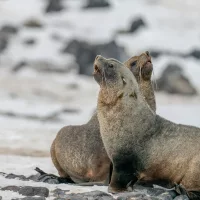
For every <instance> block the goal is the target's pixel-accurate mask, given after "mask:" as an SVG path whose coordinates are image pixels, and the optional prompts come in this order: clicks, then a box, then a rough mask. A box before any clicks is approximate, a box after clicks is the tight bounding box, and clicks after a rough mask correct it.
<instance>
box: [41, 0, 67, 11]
mask: <svg viewBox="0 0 200 200" xmlns="http://www.w3.org/2000/svg"><path fill="white" fill-rule="evenodd" d="M63 9H64V7H63V5H62V0H48V4H47V7H46V9H45V12H47V13H49V12H60V11H61V10H63Z"/></svg>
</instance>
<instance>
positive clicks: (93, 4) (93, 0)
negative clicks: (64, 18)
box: [83, 0, 111, 9]
mask: <svg viewBox="0 0 200 200" xmlns="http://www.w3.org/2000/svg"><path fill="white" fill-rule="evenodd" d="M110 6H111V4H110V3H109V1H108V0H88V1H87V3H86V5H85V6H83V8H84V9H88V8H105V7H110Z"/></svg>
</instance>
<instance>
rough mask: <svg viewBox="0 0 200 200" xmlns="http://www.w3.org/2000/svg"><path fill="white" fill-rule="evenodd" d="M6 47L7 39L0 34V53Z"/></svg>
mask: <svg viewBox="0 0 200 200" xmlns="http://www.w3.org/2000/svg"><path fill="white" fill-rule="evenodd" d="M7 46H8V37H7V36H6V35H5V34H4V33H1V32H0V53H1V52H3V51H4V50H5V49H6V47H7Z"/></svg>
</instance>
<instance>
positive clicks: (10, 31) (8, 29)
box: [0, 25, 18, 35]
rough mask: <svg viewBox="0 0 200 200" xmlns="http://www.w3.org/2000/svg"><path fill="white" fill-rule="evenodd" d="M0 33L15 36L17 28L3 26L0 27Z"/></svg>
mask: <svg viewBox="0 0 200 200" xmlns="http://www.w3.org/2000/svg"><path fill="white" fill-rule="evenodd" d="M0 32H1V33H5V34H13V35H14V34H16V33H18V28H17V27H15V26H13V25H4V26H2V27H1V29H0Z"/></svg>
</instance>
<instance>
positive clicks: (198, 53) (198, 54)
mask: <svg viewBox="0 0 200 200" xmlns="http://www.w3.org/2000/svg"><path fill="white" fill-rule="evenodd" d="M188 56H192V57H194V58H196V59H200V50H199V49H194V50H192V51H191V52H190V53H189V54H188Z"/></svg>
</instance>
